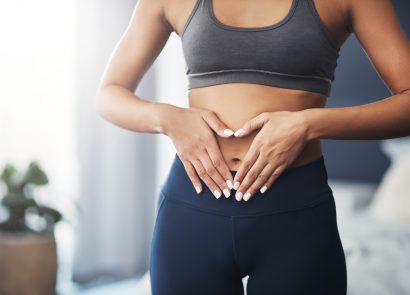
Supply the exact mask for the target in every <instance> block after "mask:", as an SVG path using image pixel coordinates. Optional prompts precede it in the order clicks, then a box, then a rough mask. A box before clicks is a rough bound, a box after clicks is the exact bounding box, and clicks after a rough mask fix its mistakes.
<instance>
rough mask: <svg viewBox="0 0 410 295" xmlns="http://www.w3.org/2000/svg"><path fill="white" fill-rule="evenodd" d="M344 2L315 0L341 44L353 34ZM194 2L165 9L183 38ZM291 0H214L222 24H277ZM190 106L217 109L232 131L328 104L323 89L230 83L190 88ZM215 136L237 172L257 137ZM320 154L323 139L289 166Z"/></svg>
mask: <svg viewBox="0 0 410 295" xmlns="http://www.w3.org/2000/svg"><path fill="white" fill-rule="evenodd" d="M339 2H342V1H340V0H315V5H316V7H317V10H318V13H319V15H320V16H321V18H322V20H323V22H324V23H325V25H326V26H327V27H328V29H329V31H330V32H331V33H332V36H333V38H334V43H335V44H338V45H341V44H343V42H344V41H345V40H346V39H347V37H348V36H349V34H350V32H349V31H348V30H347V24H348V21H347V19H348V18H347V13H346V12H345V11H346V9H344V8H343V5H342V4H340V3H339ZM194 4H195V0H182V1H181V0H171V1H170V3H169V6H168V7H167V9H166V10H167V13H166V14H167V17H168V22H169V23H170V24H171V25H172V26H173V27H174V31H175V32H176V33H177V34H178V35H179V36H180V34H179V32H181V28H182V27H183V25H184V23H185V22H186V20H187V18H188V15H189V13H190V12H191V10H192V8H193V6H194ZM290 5H291V0H258V1H255V0H243V1H242V0H213V10H214V13H215V15H216V17H217V18H218V20H219V21H221V22H222V23H224V24H228V25H231V26H236V27H262V26H266V25H270V24H272V23H276V22H279V21H280V20H281V19H282V18H284V16H285V15H286V14H287V12H288V10H289V8H290ZM188 98H189V106H190V107H200V108H206V109H209V110H212V111H214V112H215V113H216V114H217V115H218V117H219V118H220V119H221V120H222V121H223V122H224V123H225V124H226V125H227V126H228V127H229V128H231V129H232V130H234V131H235V130H237V129H239V128H240V127H242V125H243V124H244V123H245V122H246V121H247V120H249V119H251V118H253V117H255V116H256V115H258V114H260V113H262V112H266V111H280V110H288V111H298V110H302V109H306V108H317V107H325V106H326V101H327V97H326V96H324V95H323V94H320V93H315V92H309V91H303V90H294V89H285V88H278V87H272V86H266V85H260V84H251V83H230V84H220V85H212V86H208V87H201V88H194V89H191V90H189V92H188ZM256 134H257V133H256V132H254V133H252V134H251V135H250V136H247V137H244V138H235V137H231V138H222V137H217V140H218V143H219V146H220V150H221V152H222V155H223V157H224V159H225V161H226V163H227V165H228V167H229V168H230V170H238V169H239V166H240V164H241V162H242V160H243V159H244V156H245V155H246V152H247V150H248V149H249V146H250V145H251V143H252V140H253V138H254V137H255V135H256ZM321 155H322V149H321V144H320V140H314V141H311V142H310V143H309V144H307V145H306V147H305V148H304V150H303V151H302V152H301V154H300V155H299V157H298V158H297V159H296V160H295V161H294V162H293V164H291V166H290V167H295V166H299V165H303V164H307V163H309V162H312V161H314V160H315V159H318V158H319V157H320V156H321Z"/></svg>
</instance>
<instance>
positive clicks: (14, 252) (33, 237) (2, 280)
mask: <svg viewBox="0 0 410 295" xmlns="http://www.w3.org/2000/svg"><path fill="white" fill-rule="evenodd" d="M56 282H57V247H56V241H55V236H54V233H49V234H41V235H40V234H33V233H8V232H1V231H0V294H2V295H55V294H56Z"/></svg>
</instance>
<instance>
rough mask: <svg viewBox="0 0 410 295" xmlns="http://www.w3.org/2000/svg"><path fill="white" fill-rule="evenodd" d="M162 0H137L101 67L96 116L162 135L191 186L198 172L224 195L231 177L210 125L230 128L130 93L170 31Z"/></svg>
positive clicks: (209, 116) (204, 113)
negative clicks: (125, 26) (185, 172)
mask: <svg viewBox="0 0 410 295" xmlns="http://www.w3.org/2000/svg"><path fill="white" fill-rule="evenodd" d="M166 1H167V0H138V2H137V4H136V6H135V9H134V11H133V14H132V18H131V20H130V23H129V25H128V27H127V29H126V31H125V32H124V34H123V36H122V37H121V39H120V40H119V42H118V44H117V46H116V47H115V50H114V52H113V53H112V56H111V58H110V61H109V63H108V65H107V67H106V69H105V71H104V74H103V77H102V79H101V82H100V85H99V87H98V90H97V93H96V96H95V108H96V110H97V112H98V114H99V115H100V116H101V117H102V118H104V119H105V120H107V121H110V122H111V123H113V124H115V125H117V126H119V127H122V128H124V129H128V130H131V131H135V132H145V133H163V134H165V135H167V136H168V137H169V138H170V139H171V140H172V142H173V144H174V146H175V148H176V150H177V154H178V156H179V157H180V159H181V161H182V162H183V164H184V167H185V169H186V171H187V174H188V176H189V178H190V179H191V182H192V183H193V185H194V186H195V189H196V190H197V192H198V193H200V191H201V190H202V183H201V182H200V179H199V177H200V178H201V179H202V180H203V182H204V183H205V185H207V186H208V187H209V189H210V190H211V191H212V192H213V193H214V194H215V197H217V198H219V197H220V196H221V195H222V193H221V191H222V192H223V193H224V194H225V196H226V197H228V196H229V189H228V188H229V187H230V184H231V183H232V180H233V178H232V175H231V173H230V171H229V168H228V166H227V165H226V163H225V161H224V159H223V157H222V154H221V152H220V150H219V146H218V144H217V141H216V138H215V134H214V133H213V132H212V131H215V132H216V133H217V134H218V135H219V136H223V137H228V136H230V134H229V133H228V134H225V133H224V130H226V129H227V127H226V125H225V124H224V123H223V122H222V121H220V120H219V118H218V117H217V116H216V114H215V113H213V112H211V111H208V110H205V109H197V108H180V107H177V106H174V105H171V104H167V103H159V102H152V101H148V100H144V99H142V98H140V97H138V96H137V95H135V94H134V91H135V89H136V87H137V86H138V84H139V82H140V81H141V79H142V77H143V76H144V74H145V73H146V71H147V70H148V69H149V67H150V66H151V65H152V63H153V62H154V60H155V59H156V58H157V56H158V55H159V53H160V52H161V50H162V49H163V47H164V45H165V44H166V42H167V40H168V38H169V36H170V34H171V33H172V32H173V29H172V27H171V25H170V24H169V22H168V21H167V20H166V17H165V2H166ZM193 131H194V132H193ZM231 133H233V131H231ZM204 143H206V145H205V144H204ZM198 176H199V177H198Z"/></svg>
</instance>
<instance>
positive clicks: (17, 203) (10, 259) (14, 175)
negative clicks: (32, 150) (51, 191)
mask: <svg viewBox="0 0 410 295" xmlns="http://www.w3.org/2000/svg"><path fill="white" fill-rule="evenodd" d="M0 182H2V183H3V184H4V187H5V193H4V194H3V195H0V200H1V203H0V204H1V206H3V207H4V208H5V209H6V210H5V211H6V212H8V217H7V218H6V220H4V221H2V222H0V294H3V295H14V294H19V295H26V294H30V295H36V294H41V295H49V294H50V295H51V294H56V291H55V290H56V281H57V249H56V248H57V247H56V240H55V236H54V226H55V224H56V223H57V222H58V221H60V220H61V219H62V214H60V212H59V211H57V210H55V209H53V208H50V207H47V206H44V205H41V204H39V203H38V202H37V201H36V200H35V192H36V189H37V186H44V185H46V184H47V183H48V178H47V175H46V174H45V173H44V171H43V170H42V169H41V168H40V166H39V164H38V163H37V162H36V161H32V162H31V163H30V164H29V165H28V167H27V169H26V170H25V171H24V172H23V173H22V172H19V171H17V169H16V167H15V166H13V165H11V164H9V163H7V164H6V165H5V166H4V168H3V171H2V173H1V175H0Z"/></svg>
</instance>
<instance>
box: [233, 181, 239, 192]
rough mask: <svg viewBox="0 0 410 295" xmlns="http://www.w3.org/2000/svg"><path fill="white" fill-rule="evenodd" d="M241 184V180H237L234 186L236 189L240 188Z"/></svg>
mask: <svg viewBox="0 0 410 295" xmlns="http://www.w3.org/2000/svg"><path fill="white" fill-rule="evenodd" d="M240 185H241V183H240V182H239V181H236V182H235V184H234V186H233V188H234V190H238V188H239V186H240Z"/></svg>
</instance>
